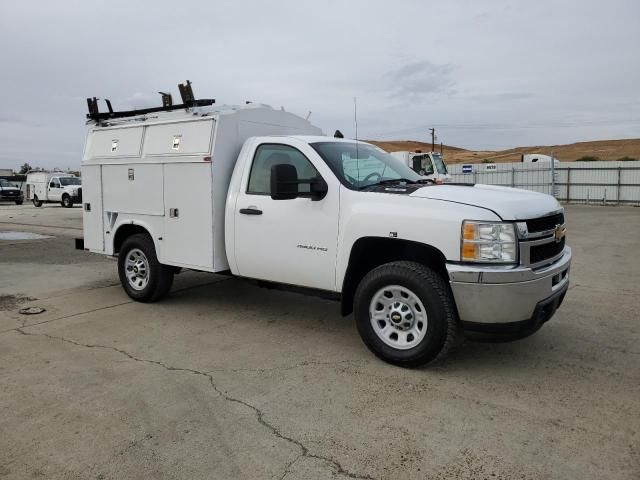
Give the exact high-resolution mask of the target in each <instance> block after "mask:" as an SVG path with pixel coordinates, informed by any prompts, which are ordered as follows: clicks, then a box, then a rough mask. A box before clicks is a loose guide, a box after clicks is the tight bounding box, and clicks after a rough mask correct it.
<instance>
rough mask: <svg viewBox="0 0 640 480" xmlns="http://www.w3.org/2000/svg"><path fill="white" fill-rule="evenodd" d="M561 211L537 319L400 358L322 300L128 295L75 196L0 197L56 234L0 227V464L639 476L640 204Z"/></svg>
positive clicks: (72, 473)
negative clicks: (557, 270) (410, 360)
mask: <svg viewBox="0 0 640 480" xmlns="http://www.w3.org/2000/svg"><path fill="white" fill-rule="evenodd" d="M567 218H568V224H569V237H568V242H569V244H570V245H571V246H572V247H573V248H574V257H575V260H574V264H573V267H572V286H571V289H570V291H569V293H568V295H567V298H566V300H565V303H564V304H563V306H562V308H561V309H560V311H559V312H558V313H557V314H556V316H555V317H554V318H553V319H552V320H551V322H550V323H549V324H547V325H545V326H544V327H543V328H542V329H541V330H540V331H539V332H538V333H537V334H535V335H534V336H532V337H530V338H527V339H524V340H521V341H518V342H513V343H504V344H484V343H471V342H466V343H464V344H463V345H461V346H460V347H459V348H458V350H457V351H456V352H455V353H454V354H453V355H451V357H450V358H449V359H448V360H446V361H445V362H444V363H441V364H438V365H436V366H431V367H425V368H423V369H418V370H405V369H400V368H397V367H392V366H390V365H387V364H385V363H383V362H381V361H379V360H377V359H376V358H375V357H373V356H372V355H371V354H370V353H369V351H368V350H367V349H366V348H365V347H364V345H363V344H362V342H361V341H360V339H359V337H358V334H357V331H356V328H355V325H354V323H353V319H352V317H347V318H342V317H341V316H340V314H339V306H338V304H336V303H334V302H331V301H328V300H321V299H317V298H313V297H305V296H301V295H296V294H292V293H284V292H278V291H270V290H264V289H259V288H257V287H254V286H252V285H250V284H247V283H245V282H242V281H240V280H237V279H228V278H226V277H220V276H216V275H207V274H201V273H194V272H186V273H183V274H181V275H179V276H178V277H176V283H175V286H174V290H173V294H172V295H171V296H170V297H169V298H168V299H167V300H165V301H163V302H160V303H157V304H150V305H147V304H139V303H135V302H132V301H131V300H130V299H129V298H128V297H127V296H126V295H125V294H124V292H123V291H122V289H121V288H120V287H119V285H118V284H117V274H116V264H115V262H113V261H112V260H108V259H104V258H102V257H99V256H96V255H92V254H89V253H86V252H78V251H75V250H73V240H72V239H73V237H74V236H78V235H80V234H81V230H79V228H80V226H81V211H80V209H79V208H74V209H71V210H66V209H62V208H60V207H58V206H54V205H52V206H47V207H43V208H41V209H36V208H34V207H32V206H30V205H23V206H22V207H16V206H10V205H0V231H3V230H4V231H7V230H11V231H30V232H36V233H41V234H46V235H51V236H52V237H53V238H48V239H40V240H10V241H0V432H1V433H0V478H2V479H4V478H7V479H9V478H11V479H13V478H16V479H18V478H20V479H21V478H31V477H33V478H37V477H44V478H83V479H84V478H96V479H111V478H113V479H120V478H184V479H194V478H214V479H218V478H219V479H236V478H247V479H249V478H251V479H256V478H259V479H262V478H265V479H270V478H273V479H278V478H287V479H289V480H291V479H315V478H318V479H324V478H375V479H386V478H393V479H396V478H399V479H423V478H433V479H449V478H451V479H453V478H467V479H476V478H491V479H496V478H504V479H511V478H524V479H529V478H531V479H547V478H548V479H555V478H569V479H571V478H575V479H588V478H594V479H595V478H609V479H635V478H638V476H640V441H639V436H640V347H639V346H638V345H639V340H640V323H639V321H638V319H639V318H640V302H638V294H639V293H640V282H638V280H639V277H640V274H639V273H638V272H640V257H638V256H637V255H636V254H635V253H636V252H635V250H637V248H638V246H639V245H640V240H638V239H640V209H637V208H633V207H608V208H605V207H585V206H569V207H568V209H567ZM31 305H34V306H41V307H44V308H45V309H46V312H44V313H42V314H40V315H33V316H24V315H20V314H19V313H18V310H19V308H20V307H22V306H31Z"/></svg>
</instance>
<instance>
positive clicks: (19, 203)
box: [16, 200, 24, 205]
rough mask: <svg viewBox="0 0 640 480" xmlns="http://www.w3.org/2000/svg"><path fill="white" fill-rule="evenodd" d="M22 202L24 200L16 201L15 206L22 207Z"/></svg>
mask: <svg viewBox="0 0 640 480" xmlns="http://www.w3.org/2000/svg"><path fill="white" fill-rule="evenodd" d="M23 202H24V200H16V205H22V203H23Z"/></svg>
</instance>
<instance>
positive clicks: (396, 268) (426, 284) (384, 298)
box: [354, 261, 457, 367]
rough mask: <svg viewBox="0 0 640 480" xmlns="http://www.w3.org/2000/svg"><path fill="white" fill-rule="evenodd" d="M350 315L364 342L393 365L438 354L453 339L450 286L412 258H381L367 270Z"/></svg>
mask: <svg viewBox="0 0 640 480" xmlns="http://www.w3.org/2000/svg"><path fill="white" fill-rule="evenodd" d="M354 315H355V318H356V323H357V326H358V331H359V332H360V336H361V337H362V339H363V341H364V343H365V344H366V345H367V347H369V349H370V350H371V351H372V352H373V353H374V354H376V355H377V356H378V357H380V358H382V359H383V360H385V361H387V362H389V363H393V364H395V365H400V366H405V367H413V366H418V365H422V364H425V363H428V362H431V361H434V360H439V359H441V358H444V357H445V356H446V354H447V352H448V351H449V350H450V348H451V347H452V346H453V345H454V343H455V336H456V330H457V314H456V309H455V303H454V300H453V296H452V294H451V290H450V289H449V286H448V285H447V283H446V282H445V281H444V280H443V279H442V278H441V277H440V276H439V275H438V274H437V273H436V272H435V271H434V270H432V269H430V268H429V267H426V266H424V265H422V264H419V263H416V262H405V261H402V262H392V263H387V264H385V265H381V266H380V267H377V268H375V269H374V270H372V271H371V272H369V273H368V274H367V275H366V276H365V277H364V278H363V279H362V281H361V282H360V285H359V286H358V289H357V290H356V295H355V298H354Z"/></svg>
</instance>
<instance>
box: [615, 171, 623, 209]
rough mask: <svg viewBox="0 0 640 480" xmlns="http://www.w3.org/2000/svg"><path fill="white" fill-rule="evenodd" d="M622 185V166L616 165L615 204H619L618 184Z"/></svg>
mask: <svg viewBox="0 0 640 480" xmlns="http://www.w3.org/2000/svg"><path fill="white" fill-rule="evenodd" d="M621 185H622V167H621V166H618V187H617V189H616V205H620V186H621Z"/></svg>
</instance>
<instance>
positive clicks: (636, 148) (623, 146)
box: [367, 138, 640, 164]
mask: <svg viewBox="0 0 640 480" xmlns="http://www.w3.org/2000/svg"><path fill="white" fill-rule="evenodd" d="M367 141H368V142H370V143H373V144H375V145H378V146H379V147H380V148H383V149H384V150H386V151H388V152H396V151H400V150H409V151H415V150H422V151H423V152H429V151H431V144H430V143H423V142H415V141H412V140H388V141H387V140H367ZM439 148H440V147H439V146H438V147H437V148H436V149H437V150H438V151H439ZM551 152H553V155H554V156H555V157H556V158H557V159H558V160H560V161H562V162H573V161H575V160H577V159H579V158H581V157H585V156H591V157H598V159H600V160H618V159H620V158H623V157H631V158H635V159H638V160H640V138H632V139H628V140H596V141H592V142H578V143H571V144H568V145H549V146H533V147H517V148H511V149H508V150H500V151H490V150H488V151H484V150H478V151H474V150H465V149H464V148H458V147H453V146H449V145H444V146H443V153H444V158H445V161H446V162H447V163H449V164H455V163H480V162H482V161H483V160H490V161H494V162H519V161H520V156H521V155H522V154H523V153H541V154H544V155H551Z"/></svg>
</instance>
